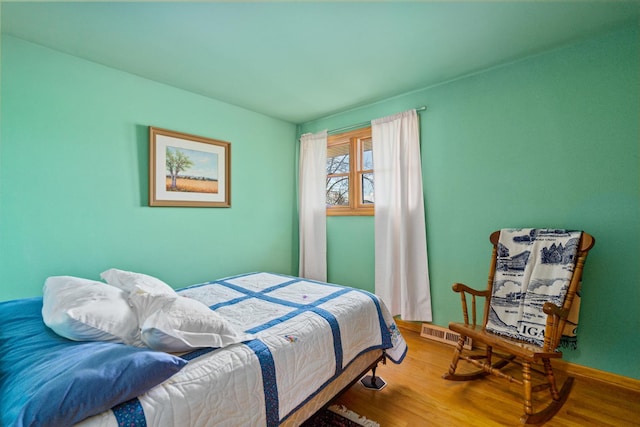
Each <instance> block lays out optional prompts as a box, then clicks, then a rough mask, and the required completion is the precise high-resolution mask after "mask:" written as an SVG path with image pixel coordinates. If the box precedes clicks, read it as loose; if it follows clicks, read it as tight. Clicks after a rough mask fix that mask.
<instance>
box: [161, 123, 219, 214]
mask: <svg viewBox="0 0 640 427" xmlns="http://www.w3.org/2000/svg"><path fill="white" fill-rule="evenodd" d="M230 177H231V144H230V143H228V142H224V141H218V140H216V139H210V138H204V137H201V136H195V135H189V134H186V133H180V132H174V131H170V130H166V129H159V128H156V127H152V126H150V127H149V206H193V207H215V208H228V207H230V206H231V180H230Z"/></svg>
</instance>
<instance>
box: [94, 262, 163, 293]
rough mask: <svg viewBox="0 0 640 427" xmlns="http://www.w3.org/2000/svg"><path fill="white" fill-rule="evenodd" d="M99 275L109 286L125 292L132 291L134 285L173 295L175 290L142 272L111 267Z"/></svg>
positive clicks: (150, 290)
mask: <svg viewBox="0 0 640 427" xmlns="http://www.w3.org/2000/svg"><path fill="white" fill-rule="evenodd" d="M100 277H101V278H102V279H103V280H104V281H106V282H107V283H108V284H110V285H111V286H115V287H116V288H120V289H122V290H123V291H125V292H127V293H130V292H132V291H133V289H134V288H135V287H136V286H140V287H144V288H145V289H146V290H148V291H149V292H154V293H159V294H170V295H175V291H174V290H173V288H172V287H171V286H169V285H167V284H166V283H164V282H163V281H162V280H160V279H157V278H155V277H153V276H149V275H146V274H142V273H134V272H133V271H124V270H118V269H116V268H111V269H109V270H107V271H103V272H102V274H100Z"/></svg>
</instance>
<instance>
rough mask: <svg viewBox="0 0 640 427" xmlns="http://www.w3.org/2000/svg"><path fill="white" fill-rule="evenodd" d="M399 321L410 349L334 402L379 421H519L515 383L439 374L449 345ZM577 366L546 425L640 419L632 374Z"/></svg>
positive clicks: (398, 424)
mask: <svg viewBox="0 0 640 427" xmlns="http://www.w3.org/2000/svg"><path fill="white" fill-rule="evenodd" d="M400 327H401V331H402V334H403V335H404V337H405V339H406V340H407V344H408V346H409V351H408V353H407V356H406V357H405V360H404V361H403V362H402V363H401V364H400V365H395V364H393V363H391V362H387V364H386V365H382V366H380V367H379V368H378V370H377V374H378V375H380V376H381V377H382V378H383V379H384V380H385V381H386V382H387V386H386V387H385V388H383V389H382V390H380V391H373V390H368V389H365V388H364V387H362V385H360V384H359V383H358V384H355V385H354V386H352V387H351V388H350V389H349V390H347V391H346V392H345V393H344V394H342V395H341V396H339V397H338V398H336V400H335V401H334V403H338V404H341V405H345V406H347V407H348V408H349V409H351V410H352V411H355V412H357V413H358V414H360V415H363V416H365V417H367V418H369V419H372V420H375V421H377V422H378V423H380V425H381V426H382V427H409V426H423V425H432V426H445V425H446V426H469V425H473V426H496V427H497V426H517V425H520V422H519V420H520V416H521V415H522V413H523V408H522V395H521V393H522V392H521V387H520V386H519V385H517V384H509V383H508V382H506V381H504V380H501V379H500V378H496V377H493V376H489V377H486V378H484V379H482V380H478V381H469V382H456V381H446V380H444V379H442V378H441V376H442V374H443V373H444V372H446V370H447V368H448V366H449V362H450V361H451V356H452V353H453V347H451V346H449V345H446V344H443V343H438V342H434V341H430V340H427V339H425V338H422V337H420V332H419V329H418V328H414V327H413V326H412V327H411V328H410V329H406V328H404V327H403V324H400ZM415 329H417V330H415ZM460 363H461V364H463V363H464V362H460ZM565 365H570V364H566V363H565V364H564V365H563V366H565ZM559 368H560V366H559ZM572 369H574V370H575V368H572ZM578 371H580V372H582V373H586V376H576V380H575V383H574V386H573V391H572V392H571V394H570V395H569V399H568V400H567V403H565V405H564V406H563V407H562V409H561V410H560V411H559V412H558V414H557V415H556V416H555V417H554V418H552V419H551V421H549V422H547V423H546V424H545V426H550V427H556V426H557V427H583V426H586V425H594V426H595V425H597V426H618V427H624V426H638V425H640V416H639V415H638V414H639V413H640V390H638V389H634V387H635V385H634V384H635V383H636V382H637V381H636V380H633V379H626V380H624V381H620V378H615V377H616V376H613V377H612V378H613V379H614V383H609V382H607V381H606V380H604V379H606V378H607V376H606V375H604V374H603V373H602V372H601V371H598V372H597V375H596V376H595V377H593V378H592V377H589V376H588V374H589V373H590V370H588V369H587V370H580V369H578ZM558 377H559V380H560V381H564V378H565V377H566V375H565V374H564V373H562V372H558ZM622 378H624V377H622ZM620 382H621V383H622V384H623V385H622V386H621V385H620V384H619V383H620Z"/></svg>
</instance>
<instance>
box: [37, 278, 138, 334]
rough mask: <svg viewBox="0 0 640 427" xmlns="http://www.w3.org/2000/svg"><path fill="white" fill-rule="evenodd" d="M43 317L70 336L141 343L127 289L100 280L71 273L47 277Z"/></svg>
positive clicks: (57, 330)
mask: <svg viewBox="0 0 640 427" xmlns="http://www.w3.org/2000/svg"><path fill="white" fill-rule="evenodd" d="M42 319H43V320H44V323H45V325H47V326H48V327H49V328H51V329H53V331H54V332H55V333H57V334H58V335H60V336H63V337H65V338H68V339H70V340H74V341H112V342H121V343H125V344H131V345H141V342H140V329H139V325H138V319H137V317H136V313H135V312H134V311H133V309H132V308H131V307H130V306H129V303H128V301H127V295H126V293H124V292H123V291H121V290H120V289H118V288H114V287H113V286H109V285H106V284H104V283H101V282H95V281H93V280H87V279H81V278H78V277H71V276H56V277H49V278H47V280H46V281H45V283H44V289H43V299H42Z"/></svg>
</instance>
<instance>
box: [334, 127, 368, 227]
mask: <svg viewBox="0 0 640 427" xmlns="http://www.w3.org/2000/svg"><path fill="white" fill-rule="evenodd" d="M373 188H374V187H373V149H372V145H371V128H370V127H368V128H365V129H357V130H354V131H350V132H345V133H341V134H338V135H330V136H329V138H328V140H327V215H373V212H374V196H373Z"/></svg>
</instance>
